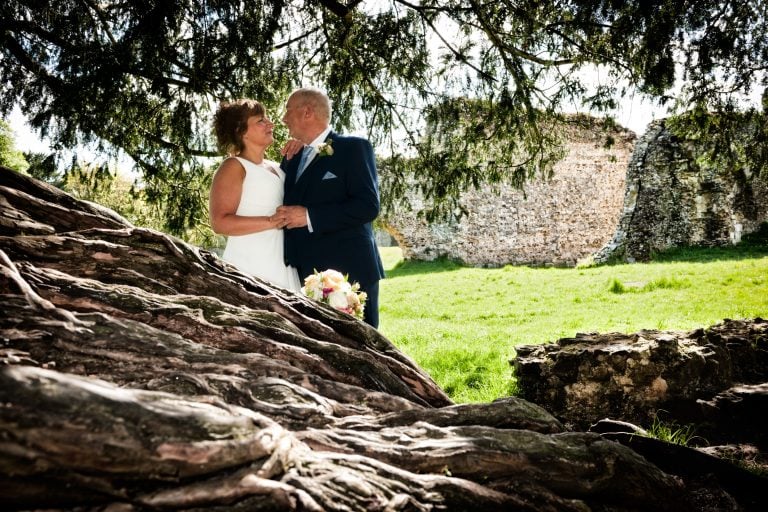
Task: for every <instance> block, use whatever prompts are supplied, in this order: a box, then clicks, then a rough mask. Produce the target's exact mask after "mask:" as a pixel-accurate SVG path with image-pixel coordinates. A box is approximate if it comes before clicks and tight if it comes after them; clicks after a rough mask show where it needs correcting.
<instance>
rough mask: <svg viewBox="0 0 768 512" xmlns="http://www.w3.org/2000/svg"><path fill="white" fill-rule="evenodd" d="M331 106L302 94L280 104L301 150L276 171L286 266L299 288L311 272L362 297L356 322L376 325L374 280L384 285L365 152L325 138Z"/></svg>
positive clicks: (375, 198)
mask: <svg viewBox="0 0 768 512" xmlns="http://www.w3.org/2000/svg"><path fill="white" fill-rule="evenodd" d="M330 119H331V102H330V100H329V99H328V96H326V95H325V93H323V92H322V91H320V90H319V89H315V88H312V87H306V88H301V89H297V90H295V91H294V92H293V93H291V95H290V96H289V97H288V102H287V103H286V106H285V115H284V116H283V123H284V124H285V125H286V126H287V127H288V130H289V132H290V135H291V137H293V138H295V139H298V140H300V141H301V142H303V143H304V144H305V146H304V150H303V151H302V152H299V153H297V154H296V155H295V156H293V157H292V158H285V159H283V162H282V163H281V164H280V166H281V168H282V169H283V170H284V171H285V174H286V177H285V197H284V199H283V203H284V206H281V207H279V208H278V209H277V215H279V216H281V217H282V219H283V221H284V222H285V223H286V228H287V229H286V231H285V258H286V263H288V264H289V265H293V266H294V267H296V268H297V269H298V271H299V278H300V279H301V280H302V281H303V280H304V278H306V277H307V276H308V275H310V274H311V273H312V272H314V271H315V270H318V271H323V270H327V269H334V270H338V271H339V272H341V273H342V274H348V275H349V280H350V282H355V281H356V282H358V283H360V289H361V290H362V291H364V292H366V293H367V294H368V300H367V301H366V304H365V313H364V314H365V317H364V320H365V321H366V322H367V323H368V324H370V325H372V326H373V327H378V325H379V280H380V279H382V278H383V277H384V267H383V266H382V264H381V258H380V257H379V251H378V249H377V248H376V241H375V239H374V237H373V227H372V225H371V223H372V222H373V220H374V219H375V218H376V216H377V215H378V214H379V185H378V177H377V175H376V161H375V159H374V155H373V147H372V146H371V143H370V142H368V140H366V139H363V138H361V137H353V136H347V135H340V134H338V133H334V132H333V131H331V128H330V126H329V124H330Z"/></svg>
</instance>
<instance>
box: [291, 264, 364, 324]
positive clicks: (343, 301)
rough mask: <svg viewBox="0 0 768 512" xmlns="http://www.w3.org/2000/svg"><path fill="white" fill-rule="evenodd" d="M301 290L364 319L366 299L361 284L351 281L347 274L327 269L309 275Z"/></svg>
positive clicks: (313, 297)
mask: <svg viewBox="0 0 768 512" xmlns="http://www.w3.org/2000/svg"><path fill="white" fill-rule="evenodd" d="M301 292H302V293H303V294H304V295H306V296H307V297H309V298H312V299H315V300H318V301H320V302H325V303H326V304H328V305H329V306H331V307H333V308H336V309H338V310H341V311H344V312H345V313H348V314H350V315H352V316H355V317H357V318H360V319H362V318H363V310H364V309H365V299H367V298H368V296H367V295H366V294H365V292H361V291H360V284H358V283H354V284H352V283H350V282H349V279H347V276H345V275H343V274H342V273H341V272H338V271H336V270H332V269H329V270H325V271H323V272H318V271H317V270H315V273H314V274H311V275H309V276H307V278H306V279H304V286H303V287H302V288H301Z"/></svg>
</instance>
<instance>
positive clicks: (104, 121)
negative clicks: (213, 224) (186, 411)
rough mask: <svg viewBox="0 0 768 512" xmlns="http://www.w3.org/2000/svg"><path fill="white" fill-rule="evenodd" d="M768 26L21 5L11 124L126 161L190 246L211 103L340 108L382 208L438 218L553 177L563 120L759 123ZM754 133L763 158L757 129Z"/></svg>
mask: <svg viewBox="0 0 768 512" xmlns="http://www.w3.org/2000/svg"><path fill="white" fill-rule="evenodd" d="M767 9H768V7H766V3H765V2H764V1H762V0H748V1H744V2H717V1H714V0H703V1H697V2H674V1H668V0H642V1H614V0H602V1H600V0H598V1H595V0H574V1H564V2H540V1H538V0H537V1H534V0H504V1H496V0H494V1H484V0H421V1H415V0H414V1H410V0H390V1H387V2H378V1H377V2H374V1H366V0H347V1H332V0H307V1H288V0H251V1H247V2H242V1H239V0H238V1H235V0H167V1H153V0H105V1H102V2H93V1H90V0H85V1H74V0H60V1H58V2H51V3H49V2H43V1H39V0H32V1H17V0H8V1H6V2H3V4H2V6H0V34H1V36H0V37H2V48H1V50H0V52H1V53H0V56H1V57H0V87H1V88H2V95H0V113H2V114H3V115H7V114H8V113H9V112H10V110H11V109H12V108H13V105H15V104H18V105H19V106H20V107H21V109H22V111H23V112H24V113H25V114H26V115H27V116H28V118H29V119H30V121H31V124H32V126H33V127H35V128H37V129H38V130H39V131H40V132H41V134H43V135H45V136H48V137H49V138H51V139H52V140H53V141H54V142H55V144H56V145H57V147H60V148H67V147H73V146H75V145H76V144H81V143H94V144H96V147H97V149H98V150H100V151H104V152H105V153H109V152H110V151H117V150H121V151H123V152H124V153H125V154H127V155H128V156H129V157H130V158H131V159H133V161H134V162H135V164H136V167H137V170H138V171H139V172H140V175H141V176H142V179H143V182H144V186H145V187H146V189H145V190H146V193H147V196H148V198H149V199H150V200H151V201H155V202H156V203H159V204H162V205H163V206H164V208H165V209H166V212H167V218H168V226H167V227H168V229H169V230H170V231H172V232H176V233H178V232H180V231H182V230H183V229H184V227H185V226H189V225H191V224H194V223H195V222H197V221H199V219H200V217H201V216H202V215H204V212H205V211H206V208H205V204H206V201H207V195H206V193H207V190H205V191H201V188H205V184H206V179H207V176H208V175H209V174H210V173H209V172H208V166H210V165H211V161H210V160H209V159H206V158H205V157H211V156H215V155H216V153H215V151H214V144H213V142H214V141H213V138H212V136H211V134H210V127H209V125H210V118H211V113H212V110H213V109H215V107H216V105H217V103H218V102H219V101H221V100H226V99H232V98H237V97H252V98H256V99H259V100H260V101H262V102H264V103H265V104H266V105H267V107H268V109H269V112H270V113H271V115H272V116H273V117H279V115H280V109H281V106H282V104H283V102H284V101H285V98H286V96H287V94H288V92H289V91H290V90H291V89H292V88H294V87H296V86H298V85H302V84H304V85H317V86H320V87H322V88H324V89H326V90H327V91H328V93H329V95H330V97H331V99H332V100H333V102H334V109H335V113H334V119H333V124H334V126H335V127H336V128H338V129H348V130H360V131H363V132H365V133H367V134H368V135H369V136H370V137H371V138H372V140H373V142H374V144H375V145H376V148H377V151H378V152H379V153H380V154H381V155H386V156H388V157H389V158H388V159H387V165H386V166H384V167H385V169H384V172H383V173H382V182H383V183H382V185H383V186H382V190H383V191H384V193H385V198H384V203H385V205H391V204H393V202H395V201H397V200H398V198H399V197H402V196H403V194H404V192H405V187H406V186H409V185H408V184H409V183H411V181H410V180H409V179H406V178H411V177H416V178H415V179H416V183H418V186H419V187H420V189H421V192H422V193H423V194H424V196H425V197H426V198H427V199H428V200H429V201H431V204H432V205H433V206H434V207H435V208H434V211H436V212H440V211H443V212H444V211H450V209H451V207H452V205H453V203H452V202H451V198H456V197H457V196H458V193H459V192H460V191H461V190H464V189H466V188H467V187H470V186H476V185H478V184H481V183H485V182H495V181H500V180H507V181H509V182H511V183H513V184H517V185H520V184H522V183H523V182H524V181H525V180H526V179H527V178H529V177H531V176H532V175H534V174H535V173H544V174H546V173H548V172H549V170H550V169H551V164H552V163H553V160H554V159H555V158H556V157H557V151H556V150H555V151H553V148H556V145H557V142H558V141H557V137H556V134H555V133H554V132H553V131H551V130H548V129H546V127H547V126H550V124H549V123H550V122H553V121H555V120H557V119H558V118H559V117H560V116H561V113H562V111H563V109H564V107H567V106H573V105H576V106H577V107H579V108H581V109H583V110H584V111H590V112H593V113H601V112H602V113H606V114H608V115H610V114H611V112H613V111H614V109H615V108H616V105H617V101H619V100H620V98H621V97H622V96H624V95H627V94H630V93H634V92H639V93H641V94H645V95H648V97H649V98H652V99H654V100H655V101H658V102H659V103H661V104H666V105H669V106H670V107H671V108H673V109H677V110H680V111H687V110H689V108H690V107H696V109H694V110H695V111H696V112H699V113H700V112H711V111H718V110H722V111H729V112H732V111H736V110H739V109H742V110H743V109H744V108H747V110H748V111H749V112H753V113H757V114H761V115H762V113H761V112H760V110H759V109H758V108H756V107H755V106H754V105H752V106H749V105H745V104H743V103H741V100H742V99H743V98H744V97H747V96H749V95H753V96H754V95H755V93H756V90H755V89H757V92H758V93H759V92H760V89H765V87H766V84H767V82H768V74H767V73H766V63H767V62H768V36H766V34H768V21H767V19H768V16H766V10H767ZM594 69H599V70H600V74H599V75H600V77H601V81H599V82H598V81H595V79H594V76H595V75H594V73H588V71H590V70H594ZM763 97H764V98H766V96H765V93H763ZM766 103H768V100H767V101H763V106H762V107H761V108H762V109H766V108H767V107H766ZM750 109H751V110H750ZM696 119H697V118H696ZM722 119H727V117H726V118H722ZM700 125H701V124H700V123H699V124H696V123H693V125H689V124H685V123H683V124H681V126H687V127H688V128H690V129H691V130H696V129H699V128H697V127H699V126H700ZM716 125H717V129H718V130H722V125H721V124H719V123H716ZM709 126H712V124H710V125H709ZM755 126H756V128H755V132H754V134H753V135H754V137H756V138H757V140H762V141H763V142H764V141H765V139H766V134H765V128H764V123H762V124H761V122H758V123H756V124H755ZM277 136H278V140H281V139H282V138H284V137H285V133H284V132H280V131H278V133H277ZM22 149H23V148H22ZM753 156H755V157H760V158H763V157H764V156H765V152H759V151H757V152H754V155H753ZM760 165H763V164H760V163H758V164H757V167H759V166H760Z"/></svg>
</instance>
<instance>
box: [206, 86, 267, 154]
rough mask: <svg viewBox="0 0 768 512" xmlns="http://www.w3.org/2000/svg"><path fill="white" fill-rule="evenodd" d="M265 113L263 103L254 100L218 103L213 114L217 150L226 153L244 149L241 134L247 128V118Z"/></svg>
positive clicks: (238, 151) (262, 115) (235, 152)
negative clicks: (217, 107)
mask: <svg viewBox="0 0 768 512" xmlns="http://www.w3.org/2000/svg"><path fill="white" fill-rule="evenodd" d="M265 113H266V110H265V109H264V105H262V104H261V103H259V102H258V101H256V100H251V99H247V98H243V99H238V100H233V101H225V102H222V103H220V104H219V109H218V110H217V111H216V114H215V115H214V116H213V131H214V133H215V134H216V142H217V143H218V145H219V151H221V152H222V153H224V154H228V155H236V154H238V153H240V152H241V151H242V150H243V149H244V144H243V135H244V134H245V132H246V130H248V118H249V117H252V116H261V117H264V115H265Z"/></svg>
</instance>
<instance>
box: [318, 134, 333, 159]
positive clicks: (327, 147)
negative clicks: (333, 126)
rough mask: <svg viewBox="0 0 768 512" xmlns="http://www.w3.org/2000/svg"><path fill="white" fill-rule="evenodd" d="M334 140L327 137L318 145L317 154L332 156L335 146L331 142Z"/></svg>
mask: <svg viewBox="0 0 768 512" xmlns="http://www.w3.org/2000/svg"><path fill="white" fill-rule="evenodd" d="M332 143H333V141H332V140H331V139H330V138H328V139H325V142H323V143H321V144H318V145H317V154H318V155H319V156H331V155H332V154H333V147H332V146H331V144H332Z"/></svg>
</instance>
